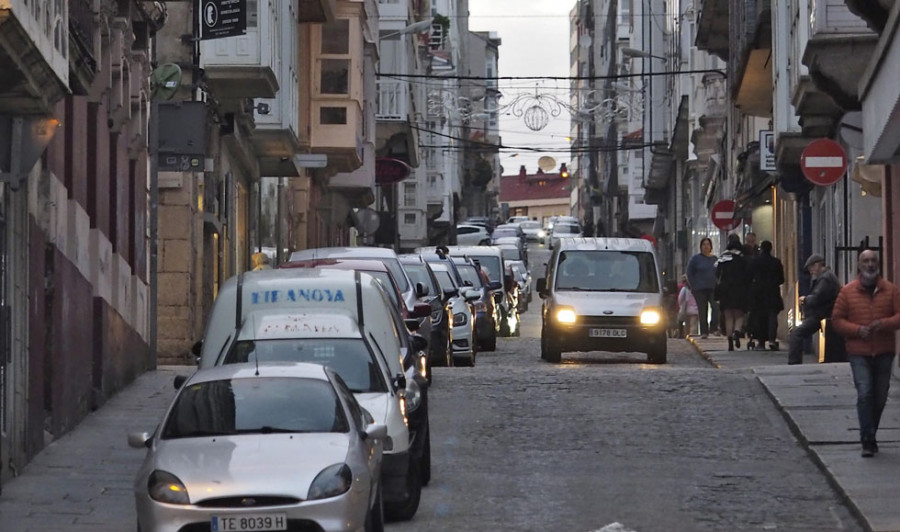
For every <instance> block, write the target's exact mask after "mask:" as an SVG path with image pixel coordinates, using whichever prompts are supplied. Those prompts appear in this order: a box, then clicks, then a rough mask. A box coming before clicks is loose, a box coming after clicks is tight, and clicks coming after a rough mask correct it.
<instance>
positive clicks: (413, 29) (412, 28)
mask: <svg viewBox="0 0 900 532" xmlns="http://www.w3.org/2000/svg"><path fill="white" fill-rule="evenodd" d="M433 23H434V18H429V19H425V20H420V21H418V22H413V23H412V24H410V25H409V26H407V27H405V28H403V29H402V30H398V31H392V32H391V33H386V34H384V35H380V36H379V37H378V38H379V39H389V38H391V37H394V36H395V35H409V34H410V33H421V32H423V31H425V30H427V29H428V28H430V27H431V25H432V24H433Z"/></svg>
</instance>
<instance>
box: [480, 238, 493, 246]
mask: <svg viewBox="0 0 900 532" xmlns="http://www.w3.org/2000/svg"><path fill="white" fill-rule="evenodd" d="M478 245H479V246H490V245H491V241H490V240H487V239H485V240H482V241H481V242H479V243H478Z"/></svg>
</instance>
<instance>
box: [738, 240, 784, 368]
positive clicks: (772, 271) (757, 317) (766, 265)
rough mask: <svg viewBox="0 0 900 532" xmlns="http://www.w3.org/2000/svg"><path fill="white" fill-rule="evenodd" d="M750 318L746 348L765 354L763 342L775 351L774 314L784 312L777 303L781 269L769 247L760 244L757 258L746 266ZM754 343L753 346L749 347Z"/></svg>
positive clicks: (775, 318)
mask: <svg viewBox="0 0 900 532" xmlns="http://www.w3.org/2000/svg"><path fill="white" fill-rule="evenodd" d="M749 272H750V273H749V277H750V293H751V294H753V295H752V297H751V298H750V301H749V307H750V316H751V317H752V318H753V319H754V322H755V323H751V324H749V325H750V331H751V336H752V338H753V339H752V340H751V341H750V342H748V344H747V348H748V349H750V348H755V349H757V350H759V351H765V349H766V342H769V349H771V350H772V351H778V313H779V312H781V311H782V310H784V301H783V300H782V299H781V285H782V284H784V265H782V264H781V261H780V260H778V258H777V257H773V256H772V243H771V242H769V241H768V240H763V241H762V244H760V245H759V255H757V256H756V257H754V258H753V259H752V260H751V261H750V265H749ZM754 343H755V346H754V345H752V344H754Z"/></svg>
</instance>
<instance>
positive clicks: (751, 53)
mask: <svg viewBox="0 0 900 532" xmlns="http://www.w3.org/2000/svg"><path fill="white" fill-rule="evenodd" d="M733 8H734V9H740V10H741V13H740V15H741V16H738V17H733V18H732V20H731V26H730V28H731V31H730V34H731V49H730V55H729V57H730V58H729V63H728V64H729V76H730V78H729V81H730V83H731V89H732V95H733V96H734V103H735V106H736V107H738V108H739V109H740V110H741V112H743V113H744V114H746V115H750V116H763V117H769V116H771V115H772V91H773V87H772V61H771V57H772V29H771V27H772V24H771V18H772V17H771V7H770V4H769V2H768V0H745V1H744V2H743V3H741V4H740V5H737V6H734V7H733Z"/></svg>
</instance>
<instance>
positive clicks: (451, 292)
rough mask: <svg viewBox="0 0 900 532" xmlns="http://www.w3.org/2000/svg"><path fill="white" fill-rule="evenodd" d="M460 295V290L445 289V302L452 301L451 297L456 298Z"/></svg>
mask: <svg viewBox="0 0 900 532" xmlns="http://www.w3.org/2000/svg"><path fill="white" fill-rule="evenodd" d="M458 295H459V289H458V288H445V289H444V300H447V299H450V298H451V297H456V296H458Z"/></svg>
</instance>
